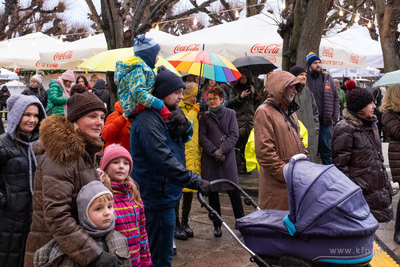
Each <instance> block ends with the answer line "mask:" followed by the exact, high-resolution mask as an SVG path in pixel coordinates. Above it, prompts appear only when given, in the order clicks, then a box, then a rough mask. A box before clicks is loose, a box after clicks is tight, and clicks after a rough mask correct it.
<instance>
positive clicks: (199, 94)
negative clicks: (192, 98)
mask: <svg viewBox="0 0 400 267" xmlns="http://www.w3.org/2000/svg"><path fill="white" fill-rule="evenodd" d="M204 47H205V44H203V51H204ZM202 69H203V63H200V76H199V83H198V85H197V86H198V90H197V102H200V97H201V92H200V79H201V75H202V73H201V71H202Z"/></svg>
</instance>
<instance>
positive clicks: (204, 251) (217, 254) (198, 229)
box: [172, 144, 400, 267]
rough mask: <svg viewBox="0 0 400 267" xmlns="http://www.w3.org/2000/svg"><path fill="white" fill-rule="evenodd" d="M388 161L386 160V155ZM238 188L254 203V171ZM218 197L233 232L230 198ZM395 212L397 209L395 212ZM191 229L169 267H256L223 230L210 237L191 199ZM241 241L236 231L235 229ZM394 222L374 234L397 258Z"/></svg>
mask: <svg viewBox="0 0 400 267" xmlns="http://www.w3.org/2000/svg"><path fill="white" fill-rule="evenodd" d="M383 150H384V151H383V152H384V155H387V144H384V148H383ZM385 159H386V160H387V157H386V156H385ZM239 183H240V186H241V187H242V188H243V189H245V191H246V192H248V193H249V194H250V195H252V196H254V197H253V199H254V200H256V201H257V196H256V195H257V192H258V191H257V190H258V174H257V173H256V172H255V171H253V173H252V175H242V176H239ZM220 195H221V206H222V217H223V218H224V220H225V221H226V222H227V224H228V225H229V226H230V227H231V229H232V230H234V229H235V225H234V217H233V212H232V208H231V205H230V201H229V198H228V196H227V195H226V194H220ZM399 197H400V193H399V194H397V195H395V196H394V198H393V204H394V207H397V203H398V201H399ZM253 211H254V209H253V208H252V207H248V206H246V207H245V213H246V214H248V213H251V212H253ZM395 211H396V209H395ZM189 224H190V226H191V227H192V229H193V231H194V233H195V237H194V238H190V239H189V240H187V241H180V240H176V246H177V250H178V254H177V255H176V256H175V257H174V260H173V263H172V266H174V267H180V266H189V267H190V266H193V267H206V266H229V267H242V266H256V264H254V263H251V262H250V261H249V258H250V256H249V254H248V253H247V252H246V251H245V250H244V249H243V248H242V247H241V246H240V245H239V244H238V243H237V242H236V240H234V238H233V237H232V236H231V235H230V234H229V233H228V232H227V231H226V230H225V229H223V230H222V233H223V234H222V237H221V238H215V237H214V235H213V226H212V222H211V221H210V220H209V219H208V215H207V211H206V209H205V208H201V207H200V204H199V202H198V201H197V199H196V198H194V199H193V203H192V212H191V215H190V221H189ZM234 232H235V233H236V235H237V236H238V237H239V238H240V239H241V234H240V232H239V231H237V230H234ZM393 232H394V220H392V221H391V222H389V223H383V224H380V225H379V229H378V230H377V231H376V235H377V236H378V237H379V238H380V239H381V240H382V241H383V242H384V243H385V244H386V246H387V247H389V248H390V249H391V250H392V251H393V252H394V254H395V255H396V256H398V257H400V249H399V247H400V246H399V245H397V244H396V243H395V242H394V241H393Z"/></svg>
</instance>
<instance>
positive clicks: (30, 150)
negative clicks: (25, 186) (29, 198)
mask: <svg viewBox="0 0 400 267" xmlns="http://www.w3.org/2000/svg"><path fill="white" fill-rule="evenodd" d="M15 140H17V141H18V142H19V143H21V144H23V145H26V146H27V147H28V153H27V154H28V165H29V188H30V190H31V194H32V195H33V173H32V159H33V163H34V164H35V167H36V166H37V161H36V155H35V152H33V145H34V144H35V142H27V141H23V140H21V138H15Z"/></svg>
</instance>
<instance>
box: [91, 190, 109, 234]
mask: <svg viewBox="0 0 400 267" xmlns="http://www.w3.org/2000/svg"><path fill="white" fill-rule="evenodd" d="M88 216H89V219H90V220H91V221H92V223H94V224H95V225H96V226H97V227H99V228H101V229H106V228H108V227H110V225H111V223H112V222H113V220H114V209H113V201H110V200H106V201H103V200H101V201H100V198H97V199H95V200H94V201H93V202H92V204H91V205H90V207H89V210H88Z"/></svg>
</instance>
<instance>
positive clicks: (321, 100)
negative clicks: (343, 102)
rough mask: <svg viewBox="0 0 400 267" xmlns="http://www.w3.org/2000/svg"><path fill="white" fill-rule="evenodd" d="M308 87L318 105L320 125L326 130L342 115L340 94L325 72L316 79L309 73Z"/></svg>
mask: <svg viewBox="0 0 400 267" xmlns="http://www.w3.org/2000/svg"><path fill="white" fill-rule="evenodd" d="M306 86H307V87H308V88H310V90H311V92H312V93H313V95H314V98H315V102H316V103H317V106H318V113H319V123H320V124H322V125H323V127H325V128H326V127H329V126H330V125H332V124H334V123H336V122H338V120H339V113H340V108H339V102H340V101H339V94H338V89H337V88H336V83H335V81H334V80H333V79H332V77H331V75H330V74H329V73H328V72H325V71H323V72H322V75H321V74H319V75H318V77H317V78H315V77H313V73H310V72H307V83H306ZM321 90H322V91H321Z"/></svg>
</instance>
